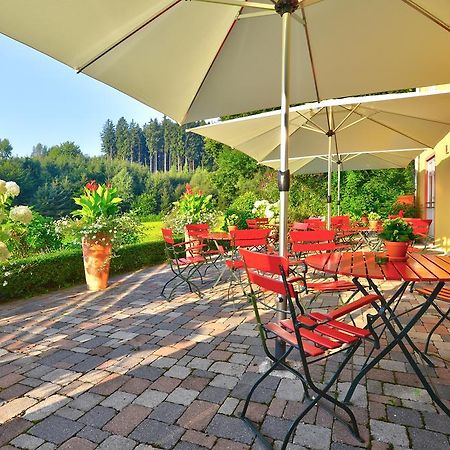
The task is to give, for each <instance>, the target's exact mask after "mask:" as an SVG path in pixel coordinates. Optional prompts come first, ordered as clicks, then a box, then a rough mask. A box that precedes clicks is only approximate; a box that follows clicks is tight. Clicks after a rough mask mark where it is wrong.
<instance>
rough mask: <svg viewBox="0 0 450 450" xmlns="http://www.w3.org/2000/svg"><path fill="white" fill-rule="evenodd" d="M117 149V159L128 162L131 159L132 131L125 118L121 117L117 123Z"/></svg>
mask: <svg viewBox="0 0 450 450" xmlns="http://www.w3.org/2000/svg"><path fill="white" fill-rule="evenodd" d="M116 148H117V158H120V159H123V160H127V159H129V156H130V155H129V151H130V130H129V128H128V122H127V121H126V120H125V118H124V117H121V118H120V119H119V120H118V121H117V125H116Z"/></svg>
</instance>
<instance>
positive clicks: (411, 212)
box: [389, 203, 420, 217]
mask: <svg viewBox="0 0 450 450" xmlns="http://www.w3.org/2000/svg"><path fill="white" fill-rule="evenodd" d="M400 211H403V217H420V208H419V207H418V206H417V205H411V204H410V203H394V204H393V205H392V208H391V209H390V211H389V214H392V215H395V216H396V215H398V214H399V213H400Z"/></svg>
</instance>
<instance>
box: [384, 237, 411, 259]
mask: <svg viewBox="0 0 450 450" xmlns="http://www.w3.org/2000/svg"><path fill="white" fill-rule="evenodd" d="M384 246H385V247H386V255H387V257H388V258H389V260H391V261H405V260H406V258H407V256H406V252H407V250H408V246H409V242H391V241H384Z"/></svg>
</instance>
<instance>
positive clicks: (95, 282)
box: [82, 235, 111, 291]
mask: <svg viewBox="0 0 450 450" xmlns="http://www.w3.org/2000/svg"><path fill="white" fill-rule="evenodd" d="M82 246H83V262H84V274H85V277H86V284H87V286H88V289H89V290H90V291H100V290H102V289H106V288H107V287H108V277H109V263H110V260H111V238H110V237H109V236H105V235H97V236H96V237H95V238H88V237H84V238H83V241H82Z"/></svg>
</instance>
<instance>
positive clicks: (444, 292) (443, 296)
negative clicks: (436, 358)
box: [416, 287, 450, 353]
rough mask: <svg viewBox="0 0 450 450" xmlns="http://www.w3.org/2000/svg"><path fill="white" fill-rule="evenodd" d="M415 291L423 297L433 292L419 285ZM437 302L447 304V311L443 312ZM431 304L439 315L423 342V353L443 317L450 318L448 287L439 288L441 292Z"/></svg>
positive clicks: (426, 349)
mask: <svg viewBox="0 0 450 450" xmlns="http://www.w3.org/2000/svg"><path fill="white" fill-rule="evenodd" d="M416 291H417V292H418V293H419V294H420V295H423V296H424V297H425V298H428V297H429V296H430V295H431V293H432V292H433V289H432V288H427V287H420V288H417V289H416ZM439 302H440V303H443V304H446V305H448V309H447V312H445V311H444V310H442V309H441V307H440V306H439V304H438V303H439ZM432 305H433V307H434V309H435V310H436V311H437V312H438V314H439V315H440V316H441V317H440V318H439V320H438V321H437V322H436V324H435V325H434V326H433V328H432V329H431V330H430V332H429V333H428V336H427V340H426V343H425V353H428V347H429V346H430V340H431V337H432V336H433V334H434V332H435V331H436V329H437V328H438V327H439V325H441V323H442V322H444V320H445V319H447V320H448V319H450V288H446V287H444V288H443V289H441V292H439V294H438V295H437V297H436V299H435V300H434V302H433V303H432Z"/></svg>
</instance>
